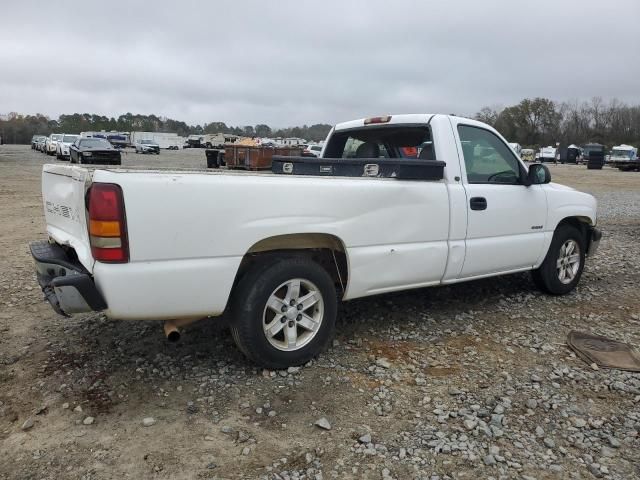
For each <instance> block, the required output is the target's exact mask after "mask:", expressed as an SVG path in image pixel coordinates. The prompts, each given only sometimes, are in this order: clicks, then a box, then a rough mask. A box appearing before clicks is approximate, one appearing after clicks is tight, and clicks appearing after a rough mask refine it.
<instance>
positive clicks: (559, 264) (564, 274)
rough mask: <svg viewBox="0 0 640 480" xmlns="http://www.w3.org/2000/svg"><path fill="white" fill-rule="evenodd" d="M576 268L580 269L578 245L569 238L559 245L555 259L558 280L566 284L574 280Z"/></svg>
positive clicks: (576, 272)
mask: <svg viewBox="0 0 640 480" xmlns="http://www.w3.org/2000/svg"><path fill="white" fill-rule="evenodd" d="M578 270H580V246H579V245H578V242H576V241H575V240H573V239H569V240H567V241H566V242H564V243H563V244H562V247H560V253H559V255H558V260H557V261H556V272H557V274H558V280H560V282H561V283H563V284H564V285H567V284H569V283H571V282H573V281H574V280H575V278H576V276H577V275H578Z"/></svg>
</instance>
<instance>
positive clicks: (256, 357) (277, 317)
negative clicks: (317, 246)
mask: <svg viewBox="0 0 640 480" xmlns="http://www.w3.org/2000/svg"><path fill="white" fill-rule="evenodd" d="M232 309H233V316H234V319H233V322H232V325H231V333H232V335H233V339H234V340H235V342H236V344H237V345H238V348H239V349H240V350H241V351H242V352H243V353H244V354H245V355H246V356H247V357H249V358H250V359H251V360H252V361H254V362H255V363H257V364H259V365H261V366H264V367H267V368H285V367H288V366H295V365H301V364H303V363H306V362H308V361H309V360H311V359H312V358H313V357H315V356H316V355H318V354H319V353H320V352H322V351H323V350H324V349H325V348H326V347H327V345H328V343H329V341H330V340H331V338H332V337H333V334H334V331H335V319H336V312H337V295H336V289H335V285H334V283H333V280H332V279H331V277H330V276H329V274H328V273H327V272H326V270H324V268H322V267H321V266H320V265H318V264H317V263H315V262H314V261H312V260H310V259H307V258H305V257H289V258H284V259H283V258H278V259H271V260H270V261H265V262H263V263H261V264H258V265H256V266H255V267H254V268H252V269H251V270H250V271H249V272H248V273H247V274H246V275H245V276H244V277H243V278H242V280H240V282H239V283H238V285H237V287H236V290H235V292H234V295H233V301H232Z"/></svg>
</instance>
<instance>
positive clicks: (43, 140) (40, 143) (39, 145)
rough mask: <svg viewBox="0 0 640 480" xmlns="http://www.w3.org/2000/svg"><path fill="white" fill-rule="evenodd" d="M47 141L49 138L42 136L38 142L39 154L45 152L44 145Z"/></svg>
mask: <svg viewBox="0 0 640 480" xmlns="http://www.w3.org/2000/svg"><path fill="white" fill-rule="evenodd" d="M46 140H47V137H45V136H44V135H42V136H40V137H39V138H38V140H37V141H36V150H38V151H39V152H44V143H45V141H46Z"/></svg>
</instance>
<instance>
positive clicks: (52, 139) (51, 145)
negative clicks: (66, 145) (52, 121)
mask: <svg viewBox="0 0 640 480" xmlns="http://www.w3.org/2000/svg"><path fill="white" fill-rule="evenodd" d="M60 140H62V134H61V133H52V134H51V135H49V137H48V138H47V139H46V140H45V143H44V153H46V154H47V155H54V154H55V153H56V150H57V148H58V142H59V141H60Z"/></svg>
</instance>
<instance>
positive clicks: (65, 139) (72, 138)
mask: <svg viewBox="0 0 640 480" xmlns="http://www.w3.org/2000/svg"><path fill="white" fill-rule="evenodd" d="M77 139H78V135H65V136H64V137H62V141H63V142H64V143H73V142H75V141H76V140H77Z"/></svg>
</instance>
